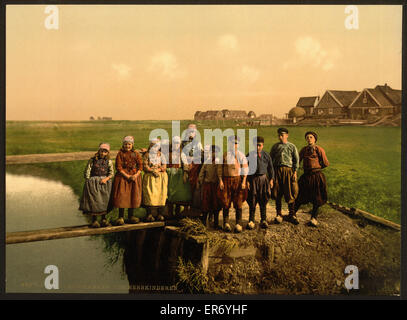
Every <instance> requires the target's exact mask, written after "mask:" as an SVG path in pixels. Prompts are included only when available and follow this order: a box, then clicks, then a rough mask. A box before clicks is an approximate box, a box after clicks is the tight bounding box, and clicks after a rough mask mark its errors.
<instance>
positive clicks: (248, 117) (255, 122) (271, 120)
mask: <svg viewBox="0 0 407 320" xmlns="http://www.w3.org/2000/svg"><path fill="white" fill-rule="evenodd" d="M194 120H195V121H198V120H217V121H218V120H236V121H238V122H239V123H242V124H246V125H251V126H259V125H260V126H264V125H273V124H275V122H276V120H277V118H276V117H275V116H273V115H272V114H261V115H259V116H257V115H256V113H255V112H254V111H249V112H246V111H243V110H230V109H223V110H208V111H196V112H195V115H194Z"/></svg>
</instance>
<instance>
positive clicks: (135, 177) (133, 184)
mask: <svg viewBox="0 0 407 320" xmlns="http://www.w3.org/2000/svg"><path fill="white" fill-rule="evenodd" d="M142 170H143V160H142V158H141V156H140V154H139V153H138V152H137V151H135V150H134V138H133V137H132V136H126V137H124V138H123V145H122V148H121V149H120V151H119V152H118V153H117V156H116V176H115V178H114V186H113V205H114V207H116V208H119V218H118V219H117V220H116V225H123V224H124V223H125V221H124V209H125V208H127V213H128V223H131V224H133V223H138V222H140V219H139V218H137V217H134V216H133V213H134V209H135V208H139V207H140V205H141V190H142V181H141V171H142Z"/></svg>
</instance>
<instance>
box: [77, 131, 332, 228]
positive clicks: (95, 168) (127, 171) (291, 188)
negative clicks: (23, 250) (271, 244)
mask: <svg viewBox="0 0 407 320" xmlns="http://www.w3.org/2000/svg"><path fill="white" fill-rule="evenodd" d="M196 132H197V129H196V126H195V125H194V124H190V125H189V126H188V130H187V136H186V138H184V140H183V141H181V138H180V137H174V138H173V139H172V141H171V143H167V146H166V148H163V144H164V141H159V140H158V139H155V140H152V141H150V145H149V147H148V149H147V150H146V152H144V154H143V155H141V154H140V153H139V152H138V151H136V150H135V148H134V147H135V146H134V138H133V137H132V136H126V137H124V139H123V144H122V148H121V149H120V151H119V152H118V154H117V157H116V163H115V166H116V174H115V175H114V170H113V164H112V161H111V160H110V158H109V153H110V145H109V144H108V143H101V144H100V145H99V150H98V152H97V153H96V154H95V155H94V156H93V157H92V158H91V159H90V160H89V161H88V163H87V166H86V170H85V179H86V182H85V185H84V190H83V195H82V198H81V202H80V210H82V211H83V212H84V213H88V214H91V215H92V225H91V226H92V227H96V228H97V227H105V226H108V225H109V222H108V221H107V219H106V214H107V213H108V212H109V211H110V210H111V209H112V208H119V217H118V219H116V221H115V222H114V223H115V224H116V225H122V224H124V223H138V222H139V221H140V220H139V218H137V217H135V216H134V215H133V213H134V209H135V208H139V207H141V206H143V207H145V208H146V209H147V215H146V219H145V220H146V221H148V222H152V221H163V220H164V219H165V218H164V216H165V213H164V212H165V207H166V206H167V208H168V215H170V216H172V215H173V210H174V207H175V216H180V207H181V205H182V206H184V207H186V208H188V207H190V206H194V207H196V208H199V209H200V210H201V212H202V216H201V219H202V222H203V223H204V224H205V225H207V224H208V218H213V224H214V227H215V228H219V229H223V230H225V231H232V228H231V225H230V223H229V211H230V208H231V206H232V204H233V208H234V209H235V215H236V224H235V227H234V231H235V232H242V230H243V223H242V206H243V203H244V202H245V201H247V203H248V205H249V222H248V224H247V225H246V228H247V229H254V228H255V211H256V206H257V204H259V207H260V226H261V227H262V228H268V221H267V211H266V208H267V203H268V202H269V200H270V199H271V198H273V199H275V201H276V212H277V215H276V218H275V220H274V221H275V223H281V222H282V221H283V215H282V209H281V207H282V198H283V197H284V199H285V201H286V202H287V204H288V211H289V214H288V216H287V220H288V221H290V222H292V223H293V224H298V219H297V217H296V212H297V211H298V209H299V207H300V206H301V205H302V204H305V203H309V202H311V203H312V204H313V209H312V212H311V220H310V224H311V225H313V226H317V225H318V222H317V220H316V219H317V214H318V209H319V207H320V206H321V205H323V204H324V203H325V202H326V201H327V192H326V179H325V176H324V174H323V173H322V172H321V169H323V168H325V167H327V166H328V165H329V162H328V160H327V157H326V155H325V151H324V149H323V148H321V147H320V146H319V145H317V144H316V141H317V139H318V136H317V134H316V133H315V132H312V131H309V132H307V133H306V134H305V139H306V141H307V146H306V147H304V148H302V150H301V151H300V153H298V151H297V148H296V147H295V145H294V144H292V143H290V142H289V141H288V130H287V129H286V128H279V129H278V131H277V133H278V138H279V142H278V143H276V144H274V145H273V147H272V148H271V151H270V153H267V152H265V151H264V150H263V147H264V138H263V137H260V136H257V137H255V138H254V139H253V144H254V146H255V150H254V151H251V152H249V153H248V154H247V155H244V154H243V153H242V152H241V151H239V149H238V147H239V143H240V139H239V137H238V136H230V137H229V138H228V148H227V152H225V153H224V154H223V155H221V156H222V157H223V158H222V161H220V158H219V151H220V149H219V147H218V146H215V145H212V146H206V147H205V148H203V147H202V145H201V144H200V142H198V140H197V139H195V137H196ZM165 150H167V151H169V152H164V151H165ZM301 161H302V162H303V168H304V174H303V175H302V176H301V177H300V179H299V180H298V182H297V171H298V168H299V164H300V162H301ZM142 171H143V174H142ZM113 177H114V178H113ZM125 209H127V211H128V217H127V221H125V220H124V210H125ZM220 211H222V213H223V226H220V224H219V213H220ZM99 215H101V216H102V219H101V222H100V223H99V221H98V219H97V216H99Z"/></svg>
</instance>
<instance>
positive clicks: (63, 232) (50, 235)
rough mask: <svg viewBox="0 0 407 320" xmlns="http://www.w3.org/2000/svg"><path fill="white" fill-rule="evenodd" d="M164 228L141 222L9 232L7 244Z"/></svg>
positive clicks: (158, 224)
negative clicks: (100, 226) (97, 226)
mask: <svg viewBox="0 0 407 320" xmlns="http://www.w3.org/2000/svg"><path fill="white" fill-rule="evenodd" d="M164 226H165V223H164V222H141V223H137V224H124V225H122V226H110V227H104V228H91V227H90V226H89V225H88V224H87V225H81V226H72V227H61V228H53V229H41V230H32V231H19V232H8V233H6V244H15V243H24V242H33V241H43V240H54V239H65V238H75V237H83V236H92V235H99V234H106V233H112V232H124V231H133V230H144V229H151V228H163V227H164Z"/></svg>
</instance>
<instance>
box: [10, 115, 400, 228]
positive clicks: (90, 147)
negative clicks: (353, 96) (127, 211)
mask: <svg viewBox="0 0 407 320" xmlns="http://www.w3.org/2000/svg"><path fill="white" fill-rule="evenodd" d="M189 122H190V121H181V129H184V128H186V125H187V124H188V123H189ZM196 123H197V125H198V129H204V128H216V127H217V125H216V123H211V122H196ZM219 127H220V128H221V129H224V128H239V129H242V128H243V127H235V125H234V122H233V121H229V122H226V123H224V124H223V123H221V122H219ZM155 128H163V129H166V130H167V131H168V132H169V134H171V122H170V121H105V122H103V121H93V122H92V121H83V122H23V121H19V122H17V121H7V122H6V154H7V155H15V154H31V153H53V152H76V151H96V150H97V147H98V145H99V143H100V142H101V141H107V142H109V143H110V144H111V148H112V150H118V149H119V148H120V146H121V139H122V137H123V136H125V135H133V136H134V137H135V145H136V147H138V148H141V147H147V145H148V137H149V134H150V131H151V130H152V129H155ZM257 129H258V134H259V135H262V136H264V138H265V150H266V151H269V150H270V149H271V146H272V145H273V144H274V143H275V142H277V137H276V130H277V127H259V128H257ZM288 129H289V131H290V137H289V140H290V141H291V142H293V143H294V144H295V145H296V146H297V148H298V149H299V150H300V149H301V148H302V147H303V146H304V145H305V140H304V134H305V132H306V131H308V130H314V131H316V132H317V133H318V135H319V140H318V144H320V145H321V146H322V147H323V148H324V149H325V151H326V153H327V156H328V159H329V162H330V166H329V167H328V168H326V169H324V173H325V175H326V177H327V182H328V195H329V200H330V201H332V202H336V203H339V204H342V205H345V206H349V207H356V208H360V209H362V210H366V211H368V212H371V213H373V214H376V215H378V216H381V217H384V218H386V219H389V220H391V221H394V222H397V223H400V214H401V128H399V127H396V128H394V127H288ZM224 140H226V139H224ZM247 143H248V134H247V137H246V146H247V145H248V144H247ZM225 146H226V144H225V143H224V147H225ZM85 165H86V161H76V162H60V163H45V164H35V165H34V164H32V165H9V166H7V171H8V172H15V173H25V174H34V175H41V176H45V177H48V178H52V179H56V180H59V181H62V182H63V183H65V184H67V185H70V186H71V187H72V188H73V190H74V192H75V193H76V194H77V195H78V196H80V194H81V192H82V187H83V170H84V168H85ZM300 174H301V171H300Z"/></svg>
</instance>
